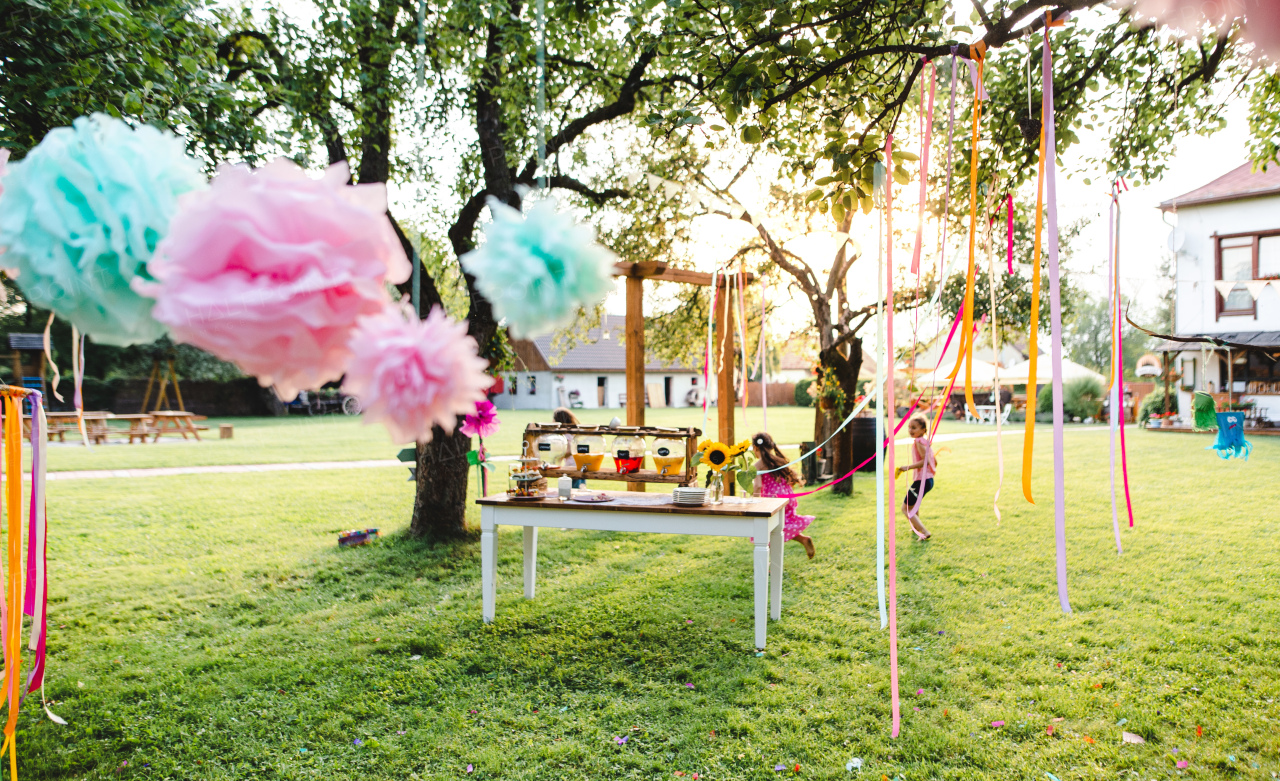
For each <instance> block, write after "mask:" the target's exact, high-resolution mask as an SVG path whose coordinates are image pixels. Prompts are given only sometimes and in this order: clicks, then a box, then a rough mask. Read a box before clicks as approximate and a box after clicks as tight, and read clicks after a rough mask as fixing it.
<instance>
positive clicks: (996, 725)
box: [991, 721, 1004, 727]
mask: <svg viewBox="0 0 1280 781" xmlns="http://www.w3.org/2000/svg"><path fill="white" fill-rule="evenodd" d="M991 726H993V727H1003V726H1004V722H1003V721H993V722H991Z"/></svg>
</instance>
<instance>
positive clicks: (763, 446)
mask: <svg viewBox="0 0 1280 781" xmlns="http://www.w3.org/2000/svg"><path fill="white" fill-rule="evenodd" d="M751 449H752V450H754V451H755V454H756V470H757V472H762V473H764V474H757V475H756V486H755V490H756V496H785V495H786V494H789V493H791V491H792V489H793V488H794V487H795V486H797V485H799V484H800V475H798V474H796V472H795V470H794V469H792V468H791V467H789V466H787V465H786V464H787V457H786V456H784V455H782V451H781V450H778V446H777V445H776V444H774V442H773V437H771V436H769V435H768V434H766V433H764V432H763V431H762V432H760V433H759V434H756V435H755V436H754V437H752V438H751ZM796 504H797V502H796V500H795V499H790V500H788V501H787V510H786V517H785V519H784V522H783V524H782V538H783V539H784V540H795V541H796V542H798V543H800V544H801V545H802V546H804V552H805V553H807V554H809V558H811V559H812V558H813V555H814V553H815V552H816V551H815V550H814V548H813V539H812V538H811V537H808V536H806V535H804V534H801V533H800V532H802V531H804V530H805V529H807V528H808V527H809V524H811V523H813V516H812V515H797V514H796Z"/></svg>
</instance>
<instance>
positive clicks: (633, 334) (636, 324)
mask: <svg viewBox="0 0 1280 781" xmlns="http://www.w3.org/2000/svg"><path fill="white" fill-rule="evenodd" d="M626 326H627V328H626V341H627V425H628V426H643V425H644V364H645V356H644V277H639V276H628V277H627V323H626ZM627 490H628V491H640V492H642V493H643V492H644V483H627Z"/></svg>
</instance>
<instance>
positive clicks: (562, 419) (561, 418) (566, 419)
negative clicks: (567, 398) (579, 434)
mask: <svg viewBox="0 0 1280 781" xmlns="http://www.w3.org/2000/svg"><path fill="white" fill-rule="evenodd" d="M551 419H552V420H554V421H555V422H556V423H559V424H561V425H564V426H576V425H578V419H577V418H576V417H574V414H573V413H572V412H570V411H569V410H568V409H566V408H565V407H556V409H555V411H554V412H552V413H551Z"/></svg>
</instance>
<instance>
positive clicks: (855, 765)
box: [844, 757, 862, 773]
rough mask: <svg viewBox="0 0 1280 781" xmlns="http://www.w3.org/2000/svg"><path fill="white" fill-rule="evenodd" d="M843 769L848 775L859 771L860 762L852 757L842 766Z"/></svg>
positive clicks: (860, 767)
mask: <svg viewBox="0 0 1280 781" xmlns="http://www.w3.org/2000/svg"><path fill="white" fill-rule="evenodd" d="M844 769H845V770H848V771H849V772H850V773H852V772H853V771H855V770H861V769H862V760H861V759H860V758H858V757H854V758H853V759H851V760H849V761H848V762H846V763H845V764H844Z"/></svg>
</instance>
